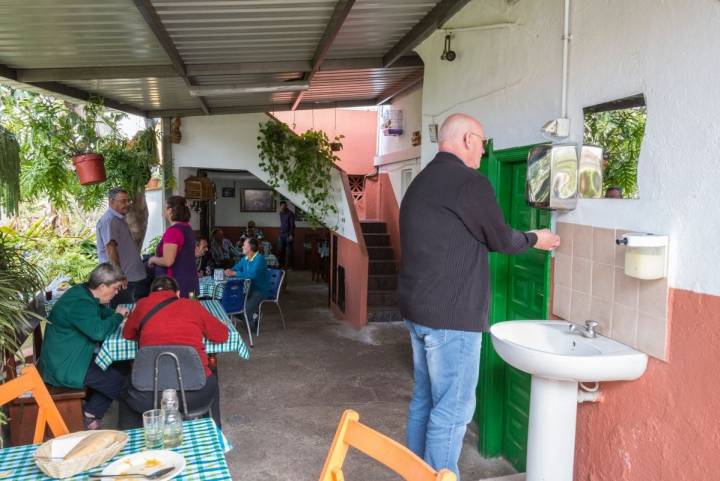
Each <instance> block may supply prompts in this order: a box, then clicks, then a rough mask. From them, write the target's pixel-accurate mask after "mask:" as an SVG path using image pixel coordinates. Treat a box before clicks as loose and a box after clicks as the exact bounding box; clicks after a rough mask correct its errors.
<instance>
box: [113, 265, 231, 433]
mask: <svg viewBox="0 0 720 481" xmlns="http://www.w3.org/2000/svg"><path fill="white" fill-rule="evenodd" d="M173 297H177V298H179V297H180V288H179V287H178V283H177V282H176V281H175V279H173V278H171V277H165V276H161V277H156V278H155V280H153V282H152V284H151V285H150V295H149V296H148V297H146V298H144V299H140V300H139V301H138V303H137V305H136V307H135V310H133V312H132V314H130V317H128V320H127V322H126V323H125V326H124V327H123V337H125V339H130V340H137V341H138V342H139V345H140V346H139V347H144V346H168V345H170V346H172V345H179V346H192V347H193V348H195V350H196V351H197V353H198V355H199V356H200V361H201V362H202V365H203V367H204V368H205V375H206V376H207V381H206V383H205V387H203V388H202V389H200V390H198V391H187V392H186V395H187V402H188V410H190V411H191V410H193V409H195V408H197V407H198V406H203V405H207V403H208V402H209V401H210V400H211V399H213V397H214V399H215V400H214V402H213V406H212V411H213V417H214V418H215V422H216V423H217V424H218V426H219V425H220V401H219V399H220V398H219V396H218V382H217V376H216V375H215V374H214V373H213V372H212V371H211V370H210V368H209V367H208V357H207V354H206V353H205V346H204V345H203V338H206V339H208V340H210V341H212V342H225V341H227V339H228V329H227V327H226V326H225V324H223V323H222V322H220V321H219V320H218V319H216V318H215V317H214V316H213V315H212V314H210V312H208V310H207V309H205V308H204V307H203V306H202V305H201V304H200V303H199V302H197V301H193V300H190V299H184V298H180V299H178V300H177V301H175V302H172V303H170V304H167V305H166V306H164V307H163V308H161V309H160V310H158V311H156V312H155V313H154V314H153V315H152V316H151V317H150V318H148V319H147V320H146V321H145V324H144V325H143V326H140V322H141V321H142V320H143V318H144V317H145V316H146V314H147V313H148V312H149V311H150V310H151V309H152V308H153V307H155V306H156V305H158V304H160V303H161V302H164V301H166V300H167V299H170V298H173ZM123 398H124V399H123V400H124V403H125V404H126V405H127V407H129V408H130V409H131V410H132V411H134V414H135V415H134V416H133V413H128V412H127V410H126V409H123V411H122V417H123V418H125V419H123V420H121V421H122V423H121V424H122V425H121V428H123V429H128V428H130V427H140V426H141V425H142V417H141V414H142V413H143V412H145V411H147V410H149V409H153V393H152V392H151V391H149V392H145V391H138V390H136V389H135V388H134V387H133V386H132V385H130V386H128V388H127V390H126V392H125V393H124V396H123ZM128 418H129V419H128Z"/></svg>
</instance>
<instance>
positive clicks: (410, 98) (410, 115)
mask: <svg viewBox="0 0 720 481" xmlns="http://www.w3.org/2000/svg"><path fill="white" fill-rule="evenodd" d="M422 93H423V91H422V87H421V86H420V85H418V86H416V87H414V88H412V89H410V90H409V91H407V92H404V93H402V94H400V95H398V96H397V97H395V98H394V99H392V102H391V103H389V104H385V105H382V106H381V107H380V108H379V109H378V122H377V125H378V146H377V154H378V155H385V154H388V153H390V152H397V151H399V150H405V149H409V148H410V147H412V143H411V141H410V139H411V138H412V134H413V132H415V131H417V130H419V131H420V134H421V135H422V136H423V137H425V132H424V131H422V130H421V127H422ZM391 109H392V110H396V109H398V110H402V113H403V134H402V135H399V136H391V135H388V136H386V135H384V134H383V133H382V124H383V113H384V112H385V111H386V110H391ZM424 140H427V139H424ZM428 141H429V140H428Z"/></svg>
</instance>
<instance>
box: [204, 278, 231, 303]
mask: <svg viewBox="0 0 720 481" xmlns="http://www.w3.org/2000/svg"><path fill="white" fill-rule="evenodd" d="M199 281H200V297H212V298H213V299H222V294H223V289H225V283H226V282H227V280H222V281H216V280H215V279H214V278H213V277H212V276H206V277H201V278H200V279H199ZM216 286H217V290H216Z"/></svg>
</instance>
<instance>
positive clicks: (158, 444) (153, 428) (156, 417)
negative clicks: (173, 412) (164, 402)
mask: <svg viewBox="0 0 720 481" xmlns="http://www.w3.org/2000/svg"><path fill="white" fill-rule="evenodd" d="M143 428H144V430H145V448H146V449H158V448H162V445H163V433H164V431H165V417H164V414H163V412H162V409H151V410H150V411H145V412H144V413H143Z"/></svg>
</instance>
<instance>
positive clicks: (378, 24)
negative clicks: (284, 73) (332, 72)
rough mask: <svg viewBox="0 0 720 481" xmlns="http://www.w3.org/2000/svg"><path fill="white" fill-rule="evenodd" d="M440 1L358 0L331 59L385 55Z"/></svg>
mask: <svg viewBox="0 0 720 481" xmlns="http://www.w3.org/2000/svg"><path fill="white" fill-rule="evenodd" d="M437 3H439V2H438V1H435V0H426V1H420V0H393V1H391V2H387V1H378V0H356V2H355V5H354V6H353V9H352V11H351V12H350V15H349V16H348V18H347V20H346V21H345V23H344V24H343V26H342V29H340V33H339V34H338V36H337V38H336V39H335V41H334V42H333V46H332V48H331V50H330V52H329V54H328V58H352V57H378V56H380V57H382V56H383V55H384V54H385V53H386V52H387V51H388V50H390V49H391V48H392V47H393V45H395V44H396V43H397V42H398V41H399V40H400V39H401V38H403V37H404V36H405V34H407V33H408V32H409V31H410V30H411V29H412V28H413V27H414V26H415V24H417V23H418V22H419V21H420V20H421V19H422V18H423V17H424V16H425V15H427V13H428V12H429V11H430V10H432V9H433V7H435V5H436V4H437Z"/></svg>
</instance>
